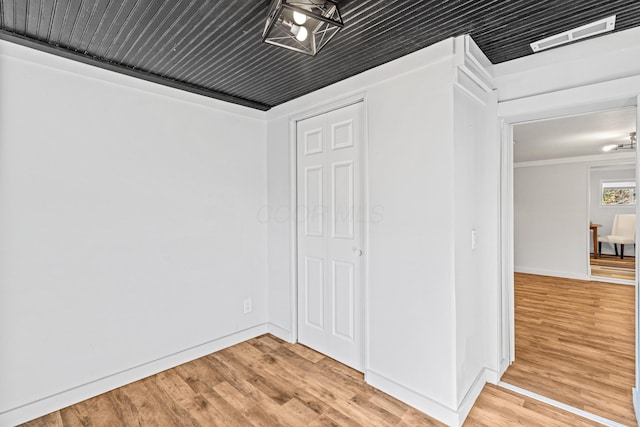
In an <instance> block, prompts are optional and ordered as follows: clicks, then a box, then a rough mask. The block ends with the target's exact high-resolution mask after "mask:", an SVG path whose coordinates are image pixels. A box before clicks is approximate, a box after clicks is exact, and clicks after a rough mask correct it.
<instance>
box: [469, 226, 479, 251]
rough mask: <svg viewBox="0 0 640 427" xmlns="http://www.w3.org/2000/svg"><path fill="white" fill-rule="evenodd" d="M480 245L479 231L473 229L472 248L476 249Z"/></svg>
mask: <svg viewBox="0 0 640 427" xmlns="http://www.w3.org/2000/svg"><path fill="white" fill-rule="evenodd" d="M477 247H478V232H477V231H476V230H471V249H475V248H477Z"/></svg>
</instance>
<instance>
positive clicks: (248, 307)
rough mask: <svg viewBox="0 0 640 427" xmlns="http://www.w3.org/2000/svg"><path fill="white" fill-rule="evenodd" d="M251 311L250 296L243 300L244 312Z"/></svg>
mask: <svg viewBox="0 0 640 427" xmlns="http://www.w3.org/2000/svg"><path fill="white" fill-rule="evenodd" d="M247 313H251V298H248V299H246V300H244V314H247Z"/></svg>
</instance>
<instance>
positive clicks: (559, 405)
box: [498, 381, 627, 427]
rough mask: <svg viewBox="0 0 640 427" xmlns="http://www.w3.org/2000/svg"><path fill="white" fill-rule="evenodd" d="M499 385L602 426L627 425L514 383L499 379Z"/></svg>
mask: <svg viewBox="0 0 640 427" xmlns="http://www.w3.org/2000/svg"><path fill="white" fill-rule="evenodd" d="M498 386H499V387H502V388H506V389H507V390H511V391H513V392H515V393H518V394H521V395H523V396H527V397H530V398H532V399H535V400H537V401H540V402H542V403H546V404H547V405H551V406H555V407H556V408H558V409H562V410H564V411H567V412H571V413H572V414H575V415H578V416H580V417H583V418H586V419H588V420H591V421H595V422H596V423H600V424H602V425H604V426H609V427H627V426H625V425H624V424H620V423H617V422H615V421H611V420H609V419H607V418H604V417H601V416H599V415H596V414H592V413H591V412H587V411H583V410H582V409H578V408H575V407H573V406H570V405H567V404H566V403H562V402H558V401H557V400H553V399H549V398H548V397H545V396H542V395H540V394H538V393H534V392H532V391H529V390H525V389H523V388H520V387H518V386H515V385H511V384H509V383H505V382H504V381H500V382H499V383H498Z"/></svg>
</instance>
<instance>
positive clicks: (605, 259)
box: [589, 255, 636, 280]
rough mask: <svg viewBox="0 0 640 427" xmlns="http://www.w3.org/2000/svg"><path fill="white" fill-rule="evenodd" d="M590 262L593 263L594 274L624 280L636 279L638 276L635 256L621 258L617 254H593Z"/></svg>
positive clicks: (592, 272)
mask: <svg viewBox="0 0 640 427" xmlns="http://www.w3.org/2000/svg"><path fill="white" fill-rule="evenodd" d="M589 263H590V264H591V275H592V276H598V277H607V278H612V279H624V280H635V278H636V259H635V257H630V256H626V257H624V258H623V259H620V258H619V257H617V256H615V255H601V256H600V257H599V258H595V257H594V256H593V255H591V257H590V259H589Z"/></svg>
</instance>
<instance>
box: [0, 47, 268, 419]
mask: <svg viewBox="0 0 640 427" xmlns="http://www.w3.org/2000/svg"><path fill="white" fill-rule="evenodd" d="M0 70H1V73H0V94H1V97H0V123H1V126H0V349H1V350H0V378H1V380H0V424H2V425H8V424H9V425H10V424H14V423H18V422H21V421H25V420H27V419H30V418H33V417H35V416H39V415H42V414H44V413H46V412H49V411H51V410H54V409H58V408H59V407H61V406H65V405H67V404H70V403H73V401H75V400H82V399H84V398H87V397H90V396H91V395H92V394H97V393H99V392H102V391H105V390H107V389H110V388H115V387H117V386H119V385H122V384H123V383H124V382H127V381H133V380H135V379H138V378H140V377H144V376H146V375H149V374H151V373H154V372H157V371H160V370H163V369H166V368H167V367H169V366H171V365H172V364H177V363H181V362H183V361H185V360H184V359H189V358H194V357H197V356H198V354H197V353H198V352H199V353H203V354H206V353H209V352H211V351H214V350H215V348H216V346H219V345H224V344H220V343H224V342H226V343H229V342H232V341H233V340H234V339H235V338H234V337H237V340H242V339H246V338H247V337H248V335H249V336H250V335H255V334H258V333H262V332H266V326H265V324H266V322H267V315H268V312H267V284H266V277H267V253H266V248H267V242H266V238H267V226H266V222H264V221H260V218H259V213H260V210H261V208H263V207H264V206H265V205H266V147H265V143H264V142H265V135H266V125H265V122H264V115H263V113H260V114H258V113H256V112H252V111H250V110H248V109H243V108H240V107H236V106H230V107H228V108H227V107H225V106H224V104H223V103H218V102H215V101H209V100H205V99H204V98H202V97H198V96H196V95H192V94H185V93H182V92H179V91H173V90H172V89H168V88H161V87H157V86H156V85H153V84H151V83H148V82H140V81H137V80H135V79H130V78H128V77H125V76H120V75H114V74H113V73H109V72H107V71H104V70H98V69H95V68H92V67H89V66H86V65H83V64H78V63H73V62H71V61H66V60H64V59H61V58H57V57H52V56H50V55H47V54H44V53H40V52H35V51H31V50H29V49H26V48H23V47H20V46H16V45H11V44H9V43H6V42H0ZM245 298H252V299H253V312H252V313H250V314H247V315H245V314H243V299H245ZM230 340H231V341H230ZM207 343H208V344H207ZM203 345H204V346H203ZM198 346H201V347H198ZM180 352H185V353H184V356H180V354H182V353H180ZM163 358H167V359H166V360H165V359H163ZM163 360H165V361H164V362H163ZM145 364H151V365H149V366H152V368H150V369H145V366H146V365H145ZM127 370H129V371H127ZM119 373H120V374H119ZM114 375H115V376H114ZM119 375H120V376H119ZM111 376H113V377H111ZM105 377H106V379H105ZM110 378H111V380H110ZM96 381H97V383H92V382H96ZM96 384H98V385H97V386H96ZM77 387H79V389H74V388H77ZM57 393H62V395H58V396H54V397H51V398H50V399H48V397H50V396H52V395H55V394H57ZM61 396H63V397H61ZM64 396H68V398H64ZM39 399H45V400H44V401H40V402H36V403H33V404H32V405H31V403H32V402H35V401H37V400H39ZM43 402H44V403H43ZM47 402H49V403H47ZM22 405H27V406H26V407H22V408H19V407H21V406H22Z"/></svg>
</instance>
